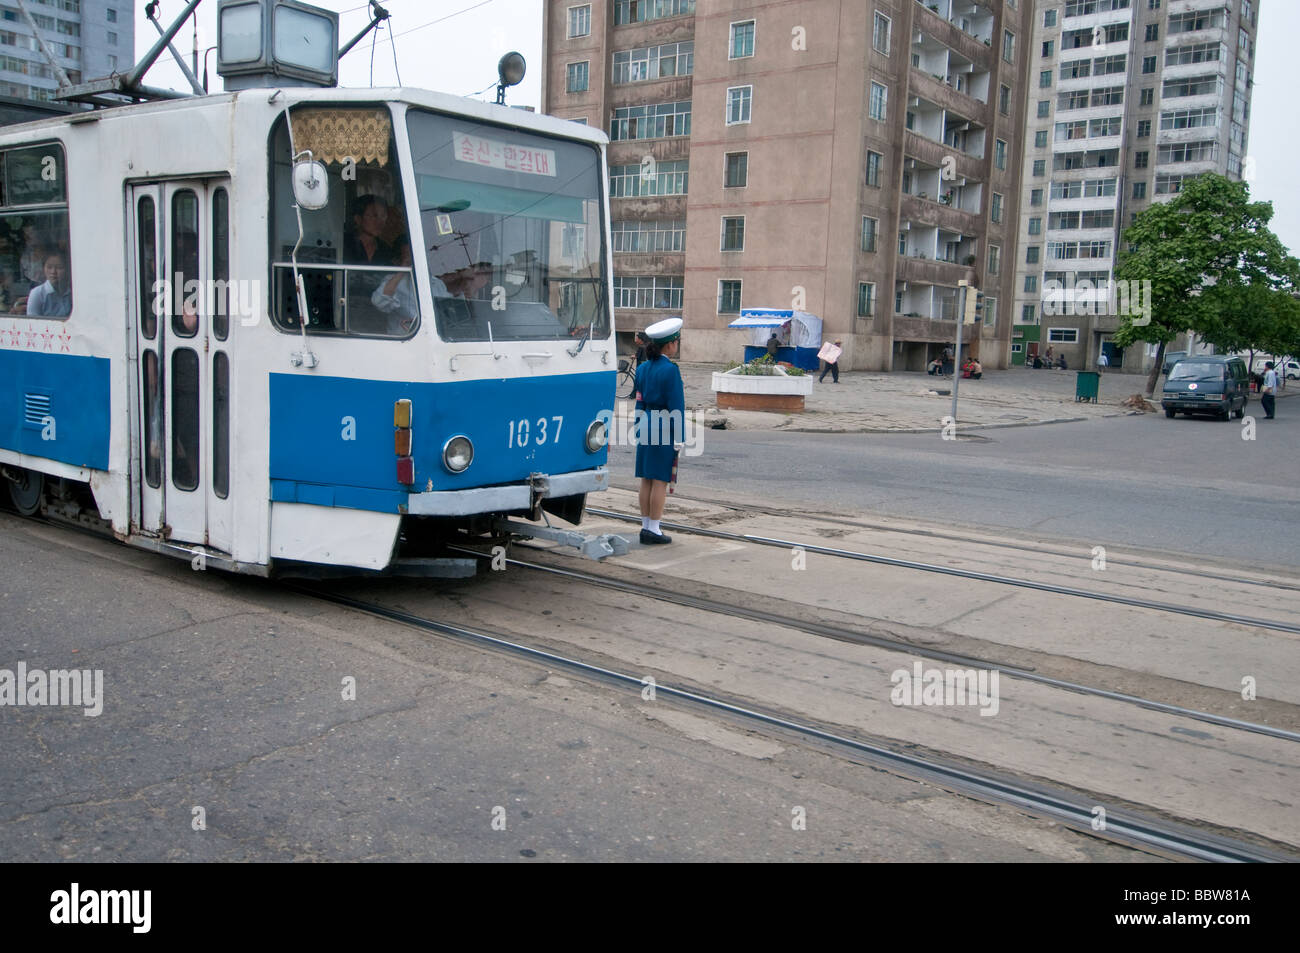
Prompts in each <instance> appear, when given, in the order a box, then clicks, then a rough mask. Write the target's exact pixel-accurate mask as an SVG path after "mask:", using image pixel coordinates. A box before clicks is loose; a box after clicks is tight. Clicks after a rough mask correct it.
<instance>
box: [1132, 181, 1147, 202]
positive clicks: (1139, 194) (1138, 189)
mask: <svg viewBox="0 0 1300 953" xmlns="http://www.w3.org/2000/svg"><path fill="white" fill-rule="evenodd" d="M1146 197H1147V184H1146V183H1145V182H1134V183H1133V198H1135V199H1144V198H1146Z"/></svg>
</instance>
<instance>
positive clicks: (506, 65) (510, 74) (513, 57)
mask: <svg viewBox="0 0 1300 953" xmlns="http://www.w3.org/2000/svg"><path fill="white" fill-rule="evenodd" d="M526 68H527V64H526V63H525V62H524V58H523V56H522V55H520V54H519V53H514V52H510V53H507V54H506V55H505V56H503V57H501V61H500V62H499V63H497V78H498V79H499V80H500V82H499V83H497V105H498V106H504V105H505V104H506V87H507V86H518V85H519V84H520V83H521V82H522V81H523V78H524V70H525V69H526Z"/></svg>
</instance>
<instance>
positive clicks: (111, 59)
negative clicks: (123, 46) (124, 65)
mask: <svg viewBox="0 0 1300 953" xmlns="http://www.w3.org/2000/svg"><path fill="white" fill-rule="evenodd" d="M108 68H109V69H117V54H116V53H109V54H108Z"/></svg>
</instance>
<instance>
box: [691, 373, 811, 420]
mask: <svg viewBox="0 0 1300 953" xmlns="http://www.w3.org/2000/svg"><path fill="white" fill-rule="evenodd" d="M812 388H813V379H812V377H811V376H810V375H808V374H804V375H802V376H798V377H791V376H790V375H789V374H787V373H786V372H785V370H784V369H783V368H781V367H780V366H777V367H776V368H775V369H774V373H772V374H770V375H769V374H741V373H740V368H738V367H733V368H732V369H731V370H729V371H722V372H719V371H714V373H713V390H714V393H716V394H717V397H718V408H719V409H720V410H766V411H774V412H777V413H786V414H788V413H803V410H804V398H805V397H807V396H808V395H809V394H811V393H812Z"/></svg>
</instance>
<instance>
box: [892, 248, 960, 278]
mask: <svg viewBox="0 0 1300 953" xmlns="http://www.w3.org/2000/svg"><path fill="white" fill-rule="evenodd" d="M895 261H896V263H897V264H896V266H895V268H894V280H895V281H907V282H913V281H914V282H916V283H917V284H919V285H952V286H956V284H957V282H959V281H962V280H963V279H965V280H970V279H971V278H973V277H974V274H975V269H974V268H973V267H970V268H968V267H967V266H966V265H962V264H959V263H957V262H947V261H936V260H935V259H933V258H912V257H910V256H906V255H899V256H898V257H897V258H896V259H895Z"/></svg>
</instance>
